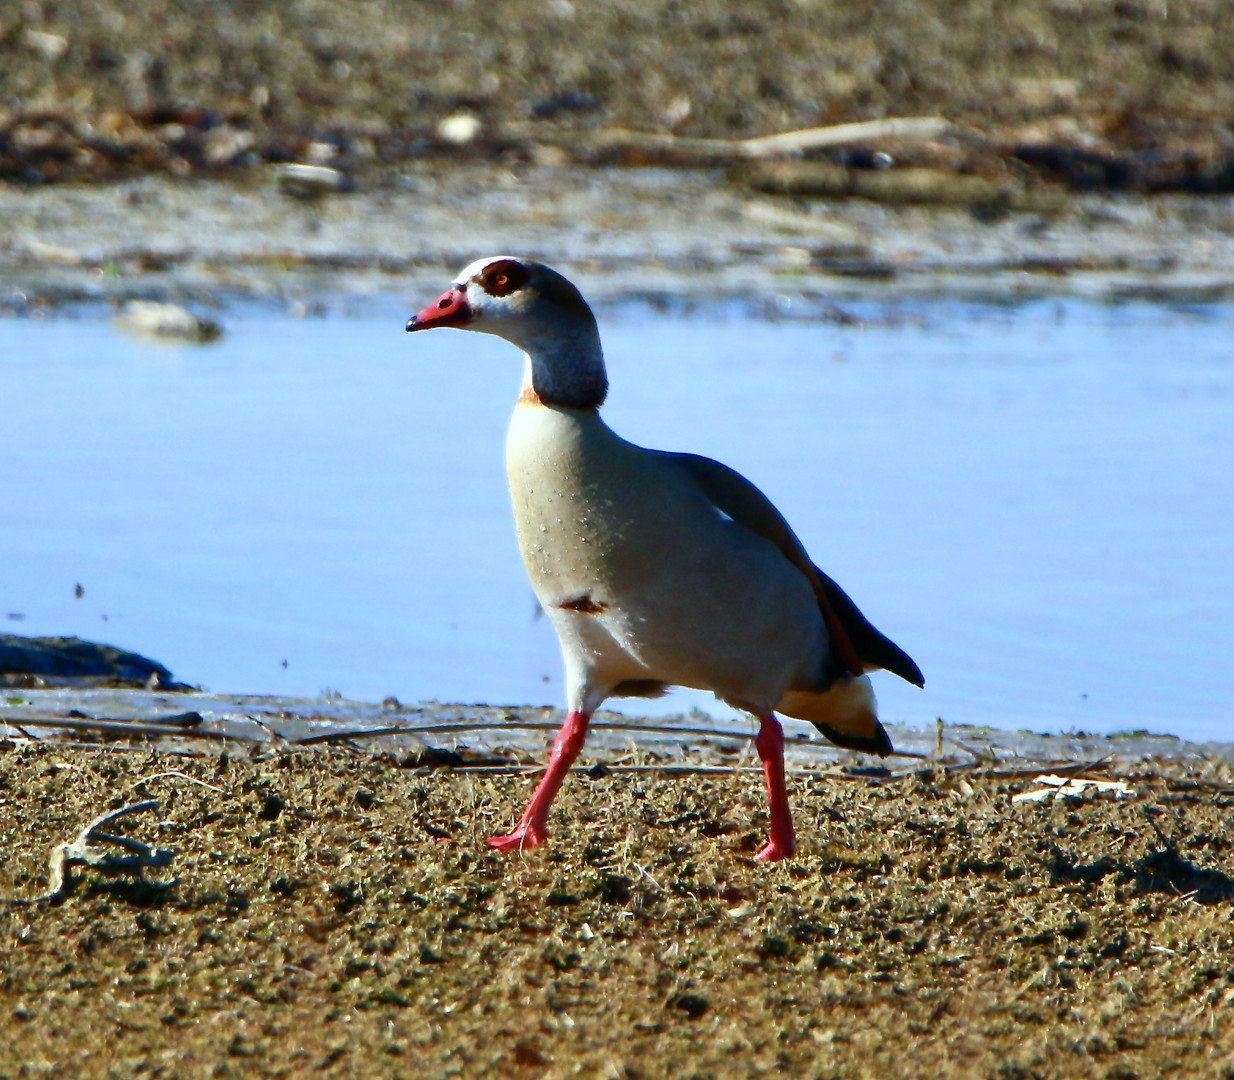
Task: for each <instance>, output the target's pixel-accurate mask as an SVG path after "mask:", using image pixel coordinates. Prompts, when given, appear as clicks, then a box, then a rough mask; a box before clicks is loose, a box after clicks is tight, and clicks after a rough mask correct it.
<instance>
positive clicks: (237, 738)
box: [4, 713, 266, 743]
mask: <svg viewBox="0 0 1234 1080" xmlns="http://www.w3.org/2000/svg"><path fill="white" fill-rule="evenodd" d="M20 720H21V723H22V724H25V725H26V726H28V727H40V728H64V729H66V730H68V731H99V732H103V733H104V734H108V735H121V736H133V735H157V736H161V737H163V738H172V739H212V740H214V741H216V742H249V743H263V742H265V741H266V740H265V739H257V738H254V737H253V736H252V735H237V734H234V733H229V732H223V731H199V730H197V729H196V728H181V727H169V726H167V725H166V724H159V723H146V722H144V721H141V720H112V719H93V718H91V717H85V718H82V717H71V716H56V715H54V714H51V713H48V714H46V715H35V716H23V717H20ZM4 722H5V723H7V724H11V725H13V726H14V727H17V726H18V725H17V721H16V720H14V719H12V718H5V721H4Z"/></svg>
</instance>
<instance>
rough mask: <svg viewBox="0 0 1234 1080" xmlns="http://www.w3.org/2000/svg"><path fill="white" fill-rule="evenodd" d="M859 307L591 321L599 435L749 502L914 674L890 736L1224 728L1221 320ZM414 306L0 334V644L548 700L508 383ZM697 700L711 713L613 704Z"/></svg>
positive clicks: (363, 690) (898, 702) (891, 684)
mask: <svg viewBox="0 0 1234 1080" xmlns="http://www.w3.org/2000/svg"><path fill="white" fill-rule="evenodd" d="M419 299H423V298H419ZM861 314H863V315H864V316H866V317H867V318H866V321H864V322H863V323H862V324H860V325H853V326H839V325H834V324H829V323H817V322H791V321H786V322H765V321H758V320H753V319H748V318H745V317H743V316H742V315H741V314H740V313H738V312H736V311H719V312H717V311H703V312H695V313H655V312H652V311H650V310H648V309H646V308H642V307H629V308H624V309H619V310H617V311H616V312H613V313H608V314H606V315H605V316H604V318H603V319H602V330H603V334H604V339H605V344H606V352H607V355H608V359H609V366H610V376H611V380H612V387H613V388H612V393H611V397H610V403H609V405H608V406H607V407H606V415H607V417H608V419H609V422H610V423H611V424H612V425H613V426H614V427H615V428H616V429H617V430H618V431H620V432H621V433H622V434H624V435H625V436H627V437H628V438H631V439H633V440H635V441H637V442H642V443H644V444H646V445H652V446H657V447H661V448H665V449H674V450H691V451H694V452H699V453H704V454H708V455H711V456H714V457H717V458H720V459H721V460H723V461H725V462H727V463H728V464H730V465H732V466H734V467H735V468H737V469H739V470H740V471H742V472H743V473H745V474H746V475H747V476H749V477H750V478H751V479H752V480H754V481H755V482H756V483H757V484H759V486H760V487H762V488H763V490H764V491H766V492H767V494H768V495H769V496H771V498H772V499H773V500H774V501H775V502H776V503H777V505H779V506H780V508H781V509H782V510H783V511H784V513H785V514H786V516H787V517H788V519H789V520H790V522H792V524H793V526H794V528H795V529H796V531H797V533H798V535H799V536H800V537H801V538H802V540H803V541H804V542H805V544H806V546H807V548H808V549H809V550H810V552H811V553H812V555H813V556H814V559H815V561H816V562H818V563H819V565H820V566H822V567H823V568H824V569H825V570H827V572H828V573H830V574H831V575H832V576H833V577H835V578H836V579H837V580H838V581H840V582H841V584H843V585H844V587H845V588H846V589H847V590H848V591H849V592H850V594H851V595H852V596H853V597H854V598H855V599H856V600H857V601H858V603H859V604H860V605H861V606H862V608H863V609H864V610H865V611H866V613H867V614H868V615H869V616H870V617H871V619H872V620H873V621H874V622H875V623H876V624H877V625H878V626H880V627H881V628H882V629H883V630H884V631H885V632H887V633H888V634H889V635H891V636H892V637H893V638H894V639H895V640H897V641H898V642H899V643H900V644H901V645H903V646H904V647H905V648H906V649H907V650H908V651H909V652H910V653H911V654H912V655H913V656H914V657H915V659H916V660H917V661H918V663H919V664H920V665H921V667H922V669H923V670H924V671H925V673H926V678H927V684H926V685H927V689H926V690H925V691H924V692H922V691H919V690H916V689H914V688H912V687H908V686H905V685H903V684H900V683H898V682H897V681H896V680H895V679H894V678H892V677H890V676H878V677H876V680H877V681H876V686H877V690H878V693H879V697H880V700H881V702H882V708H883V713H884V715H885V716H886V717H888V718H890V719H893V720H898V721H903V722H908V723H922V724H924V723H932V722H933V720H934V718H935V717H936V716H942V717H943V718H944V719H945V720H947V721H948V722H952V723H977V724H990V725H993V726H997V727H1006V728H1031V729H1033V730H1039V731H1059V730H1073V729H1081V730H1086V731H1095V732H1109V731H1118V730H1126V729H1133V728H1149V729H1151V730H1154V731H1167V732H1173V733H1175V734H1179V735H1184V736H1188V737H1191V738H1197V739H1198V738H1214V739H1216V738H1224V739H1229V738H1232V737H1234V475H1232V473H1234V344H1232V343H1234V309H1231V308H1210V309H1205V310H1191V311H1185V310H1172V309H1163V308H1153V307H1147V306H1142V307H1123V308H1105V307H1090V306H1085V305H1083V304H1078V303H1068V304H1066V305H1063V306H1058V305H1052V304H1037V305H1033V306H1029V307H1024V308H1017V309H1007V310H1003V309H995V308H974V307H969V306H957V305H945V304H943V305H930V304H920V305H914V306H913V307H911V308H905V309H902V310H899V311H897V310H891V311H889V310H887V309H874V308H871V309H869V310H866V311H863V312H861ZM405 315H406V312H405V310H404V308H403V307H402V305H401V304H395V303H393V302H391V303H389V304H375V305H372V306H370V307H369V308H367V309H365V310H364V311H363V312H362V313H360V314H353V315H350V316H331V317H325V318H310V319H295V318H292V317H289V316H285V315H282V314H273V313H270V312H263V311H256V310H242V311H236V312H232V313H230V314H228V315H226V316H225V318H224V322H225V325H226V334H225V336H224V338H223V340H222V341H221V342H220V343H218V344H217V345H213V346H204V347H195V346H182V347H168V346H155V345H150V344H146V343H143V342H141V341H138V340H135V339H132V338H129V337H126V336H124V335H123V334H122V333H120V332H119V331H117V330H116V329H114V328H113V327H112V326H111V324H110V323H109V322H108V321H107V319H106V318H105V316H104V315H103V314H102V313H90V312H87V313H86V314H84V315H81V314H79V315H78V316H76V317H70V316H61V317H55V318H50V319H47V320H43V321H37V320H29V319H24V320H22V319H3V320H0V374H2V378H3V383H2V385H3V391H4V394H3V409H2V411H0V513H2V514H3V527H2V528H0V628H3V629H5V630H8V631H10V632H13V633H20V634H30V635H37V634H78V635H80V636H82V637H87V638H91V639H94V640H105V641H109V642H111V643H114V644H117V645H122V646H125V647H128V648H131V649H135V650H137V651H139V652H143V653H146V654H147V655H150V656H153V657H155V658H156V659H158V660H160V661H162V662H164V663H166V664H167V665H168V666H169V667H171V668H172V670H173V671H174V672H175V673H176V675H177V676H178V677H179V678H182V679H184V680H186V681H190V682H194V683H200V684H203V685H205V686H207V687H209V688H211V689H213V690H216V691H227V692H233V691H234V692H257V693H277V694H288V695H302V694H310V695H311V694H316V693H318V692H320V691H323V690H326V689H330V690H337V691H339V692H341V693H343V694H345V695H347V696H349V697H356V698H364V699H372V700H378V699H381V698H383V697H385V696H387V695H395V696H397V697H398V698H400V699H401V700H403V701H405V702H410V701H415V700H419V699H432V698H435V699H439V700H451V701H467V702H481V701H484V702H493V703H511V704H514V703H544V704H560V703H561V701H562V697H563V691H562V687H561V685H560V663H559V660H558V656H557V651H556V645H555V642H554V640H553V637H552V632H551V629H550V628H549V626H548V624H547V622H546V621H545V620H544V619H541V618H537V617H536V609H535V604H534V600H533V598H532V594H531V591H530V588H529V587H528V585H527V584H526V581H525V579H524V577H523V572H522V567H521V564H520V562H519V558H518V554H517V551H516V549H515V544H514V536H513V527H512V524H511V521H510V516H509V510H508V506H507V496H506V492H505V480H504V467H503V462H502V444H503V439H504V428H505V422H506V417H507V415H508V411H509V409H510V407H511V405H512V402H513V398H514V396H515V394H516V392H517V387H518V382H519V378H520V374H521V358H520V357H519V356H518V354H517V353H516V352H515V351H514V350H513V349H512V348H511V347H510V346H508V345H505V344H504V343H502V342H499V341H497V340H495V339H490V338H487V337H484V336H481V335H475V334H463V333H460V332H454V331H441V332H437V333H430V334H420V335H416V336H414V337H408V336H406V335H405V334H404V333H403V332H402V323H403V320H404V318H405ZM78 583H80V584H81V585H82V587H83V588H84V596H83V597H81V598H80V599H78V598H76V597H75V595H74V587H75V585H77V584H78ZM6 614H15V615H20V616H21V618H20V619H4V618H3V616H4V615H6ZM694 705H702V706H703V707H704V708H707V709H709V710H711V711H714V712H716V713H717V714H719V713H724V712H726V710H724V709H722V708H721V707H718V706H715V705H714V703H711V702H710V699H709V698H706V697H705V696H703V695H674V696H673V697H670V698H668V699H666V700H665V701H663V702H657V703H647V702H634V703H629V704H627V705H625V706H623V707H624V708H626V710H627V711H656V712H660V713H663V712H665V711H679V710H681V709H683V708H689V707H691V706H694Z"/></svg>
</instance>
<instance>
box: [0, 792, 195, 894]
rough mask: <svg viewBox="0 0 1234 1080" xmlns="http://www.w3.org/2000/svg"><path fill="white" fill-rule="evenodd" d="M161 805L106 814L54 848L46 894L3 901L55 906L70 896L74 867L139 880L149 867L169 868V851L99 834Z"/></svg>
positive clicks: (154, 803) (146, 804)
mask: <svg viewBox="0 0 1234 1080" xmlns="http://www.w3.org/2000/svg"><path fill="white" fill-rule="evenodd" d="M158 805H159V803H158V800H157V799H147V800H146V801H145V802H139V803H133V804H132V805H130V806H122V807H120V808H119V809H118V810H110V811H108V812H107V813H106V814H103V815H102V816H100V817H97V818H95V819H94V820H93V821H92V822H90V824H89V825H87V826H85V828H83V829H82V830H81V831H80V832H79V833H78V834H77V837H76V839H74V840H72V841H70V842H69V843H67V844H57V845H56V846H55V847H54V848H53V849H52V852H51V854H50V855H49V856H48V858H47V879H48V889H47V892H45V893H43V895H42V896H36V897H34V899H32V900H27V899H23V898H20V897H10V898H7V899H6V900H5V901H4V902H5V903H8V904H12V905H14V906H19V907H26V906H29V905H31V904H38V903H42V902H43V901H48V902H50V903H53V904H54V903H58V902H59V901H61V900H63V899H64V898H65V897H66V896H68V894H69V890H70V889H71V888H72V886H73V878H72V874H71V868H72V867H73V866H75V865H82V866H88V867H90V868H91V869H92V870H102V871H103V872H104V873H108V874H131V875H133V876H134V877H140V876H141V874H142V871H143V870H145V869H146V868H147V867H151V868H159V867H164V866H169V865H170V864H171V860H172V857H173V855H174V852H172V851H170V850H169V849H167V848H152V847H150V846H149V845H148V844H143V843H142V842H141V841H140V840H134V839H132V837H128V836H116V835H114V834H113V833H105V832H99V831H98V830H99V829H100V828H101V827H102V826H104V825H110V824H111V823H112V822H113V821H117V820H118V819H120V818H122V817H125V816H127V815H129V814H138V813H142V812H143V811H146V810H157V809H158ZM93 840H100V841H103V842H105V843H109V844H115V845H116V846H117V847H122V848H124V849H125V850H126V851H128V852H129V853H130V854H128V855H110V854H108V853H107V852H105V851H100V850H99V849H98V848H96V847H94V846H93V845H92V841H93Z"/></svg>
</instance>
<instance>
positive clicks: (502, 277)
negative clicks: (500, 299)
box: [480, 260, 529, 296]
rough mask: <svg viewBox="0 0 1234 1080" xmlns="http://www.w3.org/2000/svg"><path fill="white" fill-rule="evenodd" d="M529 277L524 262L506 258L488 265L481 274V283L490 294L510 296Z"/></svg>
mask: <svg viewBox="0 0 1234 1080" xmlns="http://www.w3.org/2000/svg"><path fill="white" fill-rule="evenodd" d="M528 277H529V274H528V273H527V267H525V266H523V264H522V263H518V262H514V261H513V260H506V261H503V262H498V263H494V264H493V265H492V266H489V267H487V268H486V269H485V271H484V273H482V274H481V275H480V284H481V285H482V286H483V287H484V291H485V292H486V293H488V294H489V296H509V295H510V294H511V293H514V292H518V290H519V289H521V288H522V287H523V286H524V285H526V284H527V278H528Z"/></svg>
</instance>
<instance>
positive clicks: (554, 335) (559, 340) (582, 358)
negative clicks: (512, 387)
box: [518, 312, 608, 409]
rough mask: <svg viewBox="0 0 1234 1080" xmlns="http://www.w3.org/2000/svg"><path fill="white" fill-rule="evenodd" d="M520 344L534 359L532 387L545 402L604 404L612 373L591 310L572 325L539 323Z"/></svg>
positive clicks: (590, 406)
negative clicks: (545, 326)
mask: <svg viewBox="0 0 1234 1080" xmlns="http://www.w3.org/2000/svg"><path fill="white" fill-rule="evenodd" d="M537 330H538V331H539V332H536V331H537ZM518 344H519V345H521V346H522V347H523V349H525V350H526V352H527V357H528V360H529V361H530V364H529V366H530V375H531V389H532V390H534V391H535V393H536V396H537V397H538V398H539V399H540V400H541V401H542V402H544V404H545V405H562V406H565V407H566V408H568V409H598V408H599V407H600V406H601V405H603V404H604V398H605V395H607V393H608V374H607V373H606V372H605V370H604V352H603V350H602V349H601V348H600V333H599V331H598V330H597V329H596V323H595V319H593V318H592V317H591V313H590V312H587V318H586V319H578V320H577V321H573V320H572V321H571V323H570V324H569V325H568V326H560V325H558V326H554V327H552V328H551V330H550V329H548V328H540V327H536V328H534V329H533V331H532V333H529V334H527V335H526V336H525V337H524V339H523V340H522V341H520V342H519V343H518Z"/></svg>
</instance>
